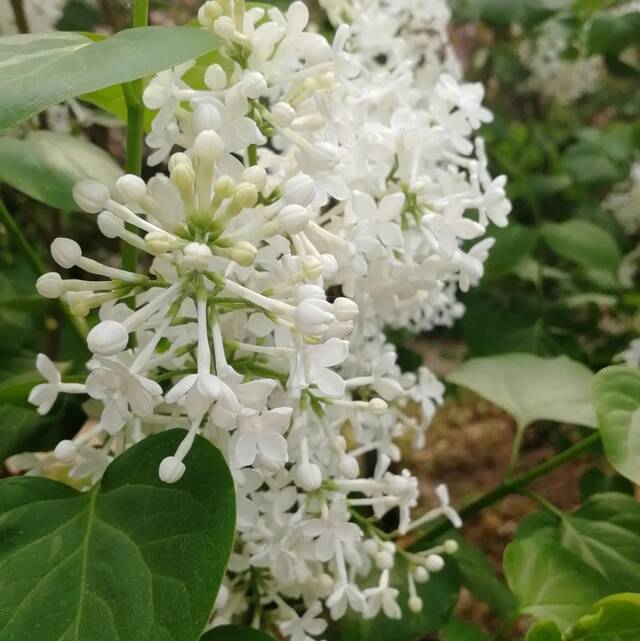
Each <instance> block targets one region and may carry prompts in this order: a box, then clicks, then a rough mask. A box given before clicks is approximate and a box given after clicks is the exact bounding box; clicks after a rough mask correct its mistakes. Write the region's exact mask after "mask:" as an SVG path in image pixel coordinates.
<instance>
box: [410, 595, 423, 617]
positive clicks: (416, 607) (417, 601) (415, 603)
mask: <svg viewBox="0 0 640 641" xmlns="http://www.w3.org/2000/svg"><path fill="white" fill-rule="evenodd" d="M423 607H424V604H423V603H422V599H421V598H420V597H419V596H412V597H411V598H410V599H409V610H411V612H413V613H414V614H419V613H420V612H422V608H423Z"/></svg>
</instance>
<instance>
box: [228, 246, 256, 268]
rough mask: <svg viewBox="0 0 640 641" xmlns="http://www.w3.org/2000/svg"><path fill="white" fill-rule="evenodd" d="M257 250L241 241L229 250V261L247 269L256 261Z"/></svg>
mask: <svg viewBox="0 0 640 641" xmlns="http://www.w3.org/2000/svg"><path fill="white" fill-rule="evenodd" d="M257 253H258V250H257V249H256V248H255V247H254V246H253V245H252V244H251V243H250V242H248V241H246V240H241V241H240V242H239V243H238V244H237V245H236V246H235V247H233V248H232V249H231V260H233V261H234V262H236V263H238V265H240V266H241V267H249V265H252V264H253V261H254V260H255V259H256V254H257Z"/></svg>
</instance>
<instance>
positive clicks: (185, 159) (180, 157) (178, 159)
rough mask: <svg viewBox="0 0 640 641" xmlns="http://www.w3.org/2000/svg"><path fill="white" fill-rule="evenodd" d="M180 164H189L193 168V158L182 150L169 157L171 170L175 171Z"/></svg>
mask: <svg viewBox="0 0 640 641" xmlns="http://www.w3.org/2000/svg"><path fill="white" fill-rule="evenodd" d="M179 165H187V167H191V168H193V163H192V162H191V158H189V156H187V154H185V153H183V152H181V151H179V152H178V153H175V154H173V155H172V156H171V158H169V172H173V170H174V169H176V167H178V166H179Z"/></svg>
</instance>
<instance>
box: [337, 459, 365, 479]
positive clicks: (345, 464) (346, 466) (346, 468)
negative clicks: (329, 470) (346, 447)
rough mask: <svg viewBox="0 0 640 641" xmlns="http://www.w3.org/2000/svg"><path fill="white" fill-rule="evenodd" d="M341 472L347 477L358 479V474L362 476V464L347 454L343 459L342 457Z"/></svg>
mask: <svg viewBox="0 0 640 641" xmlns="http://www.w3.org/2000/svg"><path fill="white" fill-rule="evenodd" d="M339 467H340V474H342V476H344V477H345V478H346V479H350V480H353V479H357V478H358V476H360V466H359V465H358V461H357V459H356V458H355V457H353V456H349V455H348V454H345V455H344V456H343V457H342V458H341V459H340V465H339Z"/></svg>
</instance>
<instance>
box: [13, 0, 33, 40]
mask: <svg viewBox="0 0 640 641" xmlns="http://www.w3.org/2000/svg"><path fill="white" fill-rule="evenodd" d="M10 1H11V8H12V9H13V15H14V16H15V18H16V26H17V27H18V31H19V32H20V33H29V23H28V21H27V14H26V13H25V11H24V3H23V1H22V0H10Z"/></svg>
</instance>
